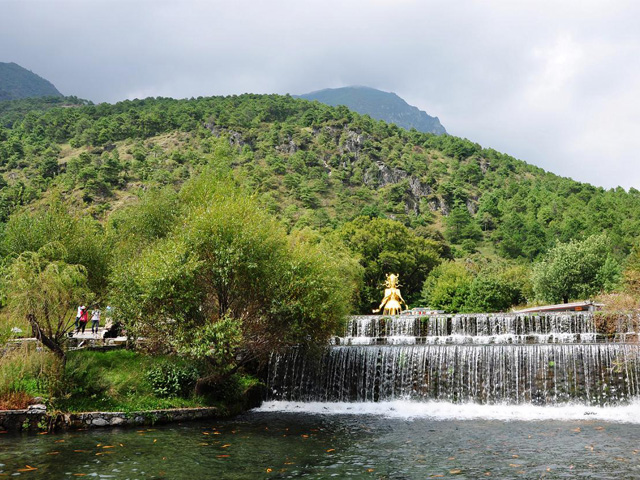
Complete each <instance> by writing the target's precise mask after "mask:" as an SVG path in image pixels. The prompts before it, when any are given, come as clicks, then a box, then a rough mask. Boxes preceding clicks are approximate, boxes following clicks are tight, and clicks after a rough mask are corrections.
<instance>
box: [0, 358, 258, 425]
mask: <svg viewBox="0 0 640 480" xmlns="http://www.w3.org/2000/svg"><path fill="white" fill-rule="evenodd" d="M206 374H207V366H206V365H200V364H198V363H197V362H189V361H188V360H185V359H182V358H177V357H175V356H167V355H151V354H147V353H142V352H136V351H130V350H124V349H120V350H111V351H91V350H78V351H72V352H69V354H68V360H67V365H66V368H65V369H64V372H61V371H60V367H59V365H58V364H57V362H56V361H55V358H53V356H52V355H51V354H49V353H47V352H42V351H26V350H24V351H15V352H5V354H4V355H3V356H2V358H0V429H1V430H10V431H20V430H31V431H33V430H53V429H74V428H76V429H77V428H93V427H102V426H112V425H120V426H126V425H136V426H138V425H153V424H156V423H166V422H171V421H184V420H197V419H202V418H226V417H230V416H233V415H237V414H239V413H242V412H243V411H245V410H247V409H249V408H253V407H255V406H257V405H258V404H259V403H260V401H261V399H262V385H261V384H260V382H259V381H258V380H257V379H256V378H254V377H252V376H250V375H247V374H244V373H241V372H240V373H236V374H234V375H232V376H230V377H229V378H228V379H226V380H225V381H224V382H221V383H220V384H219V385H218V386H217V387H216V388H214V389H212V391H209V392H207V394H206V395H196V394H195V391H194V390H195V389H194V387H195V383H196V381H197V379H198V378H200V377H202V376H204V375H206Z"/></svg>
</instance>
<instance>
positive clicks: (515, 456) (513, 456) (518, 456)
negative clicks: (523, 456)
mask: <svg viewBox="0 0 640 480" xmlns="http://www.w3.org/2000/svg"><path fill="white" fill-rule="evenodd" d="M511 457H512V458H520V455H511Z"/></svg>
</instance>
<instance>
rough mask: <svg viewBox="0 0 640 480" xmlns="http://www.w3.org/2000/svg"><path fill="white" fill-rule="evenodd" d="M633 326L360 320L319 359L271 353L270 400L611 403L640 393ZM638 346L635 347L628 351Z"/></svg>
mask: <svg viewBox="0 0 640 480" xmlns="http://www.w3.org/2000/svg"><path fill="white" fill-rule="evenodd" d="M632 325H633V324H632V322H620V324H619V325H618V327H617V330H616V332H614V333H610V332H609V333H605V332H602V331H599V330H598V328H597V325H596V321H595V319H594V317H593V315H592V314H590V313H578V314H576V313H567V314H548V315H515V314H496V315H455V316H445V315H437V316H429V317H426V316H425V317H416V316H410V315H401V316H396V317H380V316H356V317H352V318H351V319H350V320H349V322H348V323H347V325H346V328H345V332H344V336H342V337H337V338H335V339H334V341H333V345H331V346H329V347H328V348H327V349H326V350H325V351H324V353H322V354H321V355H319V356H312V355H307V354H306V352H304V351H303V350H302V349H300V348H296V349H292V350H291V351H289V352H287V353H285V354H281V355H273V357H272V359H271V362H270V365H269V372H268V378H267V383H268V387H269V392H270V394H269V395H270V399H275V400H295V401H327V402H329V401H331V402H337V401H341V402H344V401H358V402H370V401H387V400H394V399H416V400H445V401H449V402H459V403H461V402H478V403H532V404H555V403H564V402H569V401H580V402H583V403H586V404H590V405H606V404H614V403H620V402H624V401H627V400H629V399H632V398H634V397H638V396H639V395H640V345H639V344H638V343H637V335H636V332H635V331H634V330H633V329H632ZM631 340H635V343H631Z"/></svg>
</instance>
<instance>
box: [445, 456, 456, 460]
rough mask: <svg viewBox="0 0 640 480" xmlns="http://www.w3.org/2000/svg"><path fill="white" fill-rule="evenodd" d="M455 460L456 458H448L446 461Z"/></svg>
mask: <svg viewBox="0 0 640 480" xmlns="http://www.w3.org/2000/svg"><path fill="white" fill-rule="evenodd" d="M455 459H456V457H449V458H447V460H455Z"/></svg>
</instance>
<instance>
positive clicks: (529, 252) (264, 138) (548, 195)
mask: <svg viewBox="0 0 640 480" xmlns="http://www.w3.org/2000/svg"><path fill="white" fill-rule="evenodd" d="M40 110H41V111H34V112H30V113H26V114H24V115H22V114H21V116H20V117H19V118H16V111H17V110H16V109H13V110H12V117H11V121H10V122H9V121H7V118H6V117H5V116H3V115H2V114H0V124H2V125H4V126H3V127H2V128H0V169H1V172H2V179H0V182H2V185H1V186H2V188H1V190H0V220H1V221H6V219H7V218H8V216H9V215H10V214H11V212H12V211H14V210H15V209H16V208H17V207H19V206H20V205H27V204H30V203H32V202H37V201H38V200H39V199H40V198H42V197H43V196H45V197H46V196H47V195H50V194H51V192H54V191H55V192H59V193H60V194H61V195H62V196H63V197H68V198H71V199H74V201H76V202H77V203H78V204H81V205H84V206H85V207H86V208H87V210H88V211H89V212H91V213H92V214H93V215H94V216H96V217H98V218H100V217H101V216H104V214H105V212H108V211H110V210H112V209H113V208H115V207H117V206H119V205H122V204H123V203H126V202H128V201H129V199H130V198H133V197H134V194H135V193H136V192H138V191H139V190H140V189H145V190H148V189H149V188H151V187H153V186H162V185H175V186H177V185H179V184H181V183H182V182H183V181H184V180H185V179H187V178H188V177H190V176H191V175H192V173H193V172H194V171H200V170H201V169H202V168H203V166H204V165H207V164H215V165H218V166H219V167H220V166H225V168H229V169H232V170H233V171H234V172H235V176H236V179H237V182H238V183H239V184H241V185H243V186H244V187H246V188H248V189H249V190H250V191H252V192H253V193H255V194H256V195H257V196H258V197H259V198H260V200H261V202H262V203H263V205H265V206H266V208H267V209H268V210H270V211H271V212H273V213H275V214H276V215H277V216H279V217H280V218H281V219H283V221H284V222H286V223H287V225H288V226H289V227H290V228H302V227H305V226H308V227H312V228H314V229H318V230H327V229H328V230H331V229H334V228H335V227H337V226H339V225H341V224H343V223H344V222H346V221H349V220H352V219H354V218H356V217H358V216H360V215H365V216H369V217H376V216H379V217H387V218H391V219H396V220H398V221H400V222H402V223H403V224H405V225H406V226H408V227H410V228H411V229H413V230H414V231H415V232H418V234H419V235H422V236H426V237H429V238H434V239H436V240H438V241H440V242H443V239H442V236H444V238H445V239H446V241H447V242H448V243H449V244H451V245H453V253H454V254H455V255H456V256H465V255H468V254H471V253H473V252H474V251H476V249H478V248H479V249H480V250H481V251H482V252H485V253H486V252H488V253H491V254H493V253H497V254H498V255H499V256H501V257H504V258H507V259H522V260H533V259H535V258H536V257H537V256H539V255H540V254H541V253H543V252H545V251H546V250H547V249H548V248H550V246H552V245H553V244H554V243H555V242H557V241H563V242H564V241H568V240H570V239H573V238H585V237H587V236H588V235H590V234H594V233H600V232H605V233H607V234H608V238H609V241H610V242H611V246H612V247H613V249H614V251H615V252H616V254H617V255H618V256H619V258H622V257H623V256H624V255H626V254H627V253H628V252H629V251H630V248H631V246H632V245H633V243H634V242H635V240H636V238H637V236H638V234H640V192H638V191H637V190H635V189H631V190H630V191H629V192H625V191H624V190H623V189H621V188H619V189H615V190H604V189H602V188H598V187H594V186H592V185H588V184H583V183H579V182H575V181H573V180H571V179H567V178H561V177H558V176H556V175H553V174H551V173H547V172H545V171H544V170H542V169H540V168H537V167H534V166H532V165H528V164H527V163H525V162H522V161H519V160H516V159H514V158H512V157H510V156H508V155H505V154H502V153H499V152H497V151H495V150H493V149H487V148H482V147H481V146H480V145H478V144H475V143H473V142H471V141H469V140H466V139H461V138H456V137H453V136H449V135H439V136H438V135H433V134H426V133H420V132H416V131H406V130H403V129H401V128H399V127H397V126H395V125H389V124H386V123H384V122H381V121H375V120H373V119H371V118H370V117H368V116H361V115H359V114H357V113H353V112H351V111H350V110H348V109H347V108H345V107H329V106H326V105H322V104H319V103H316V102H308V101H305V100H300V99H295V98H292V97H289V96H278V95H242V96H231V97H211V98H199V99H191V100H173V99H164V98H157V99H152V98H150V99H146V100H135V101H124V102H120V103H117V104H114V105H109V104H100V105H87V106H77V107H74V108H51V109H47V110H44V109H40Z"/></svg>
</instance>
